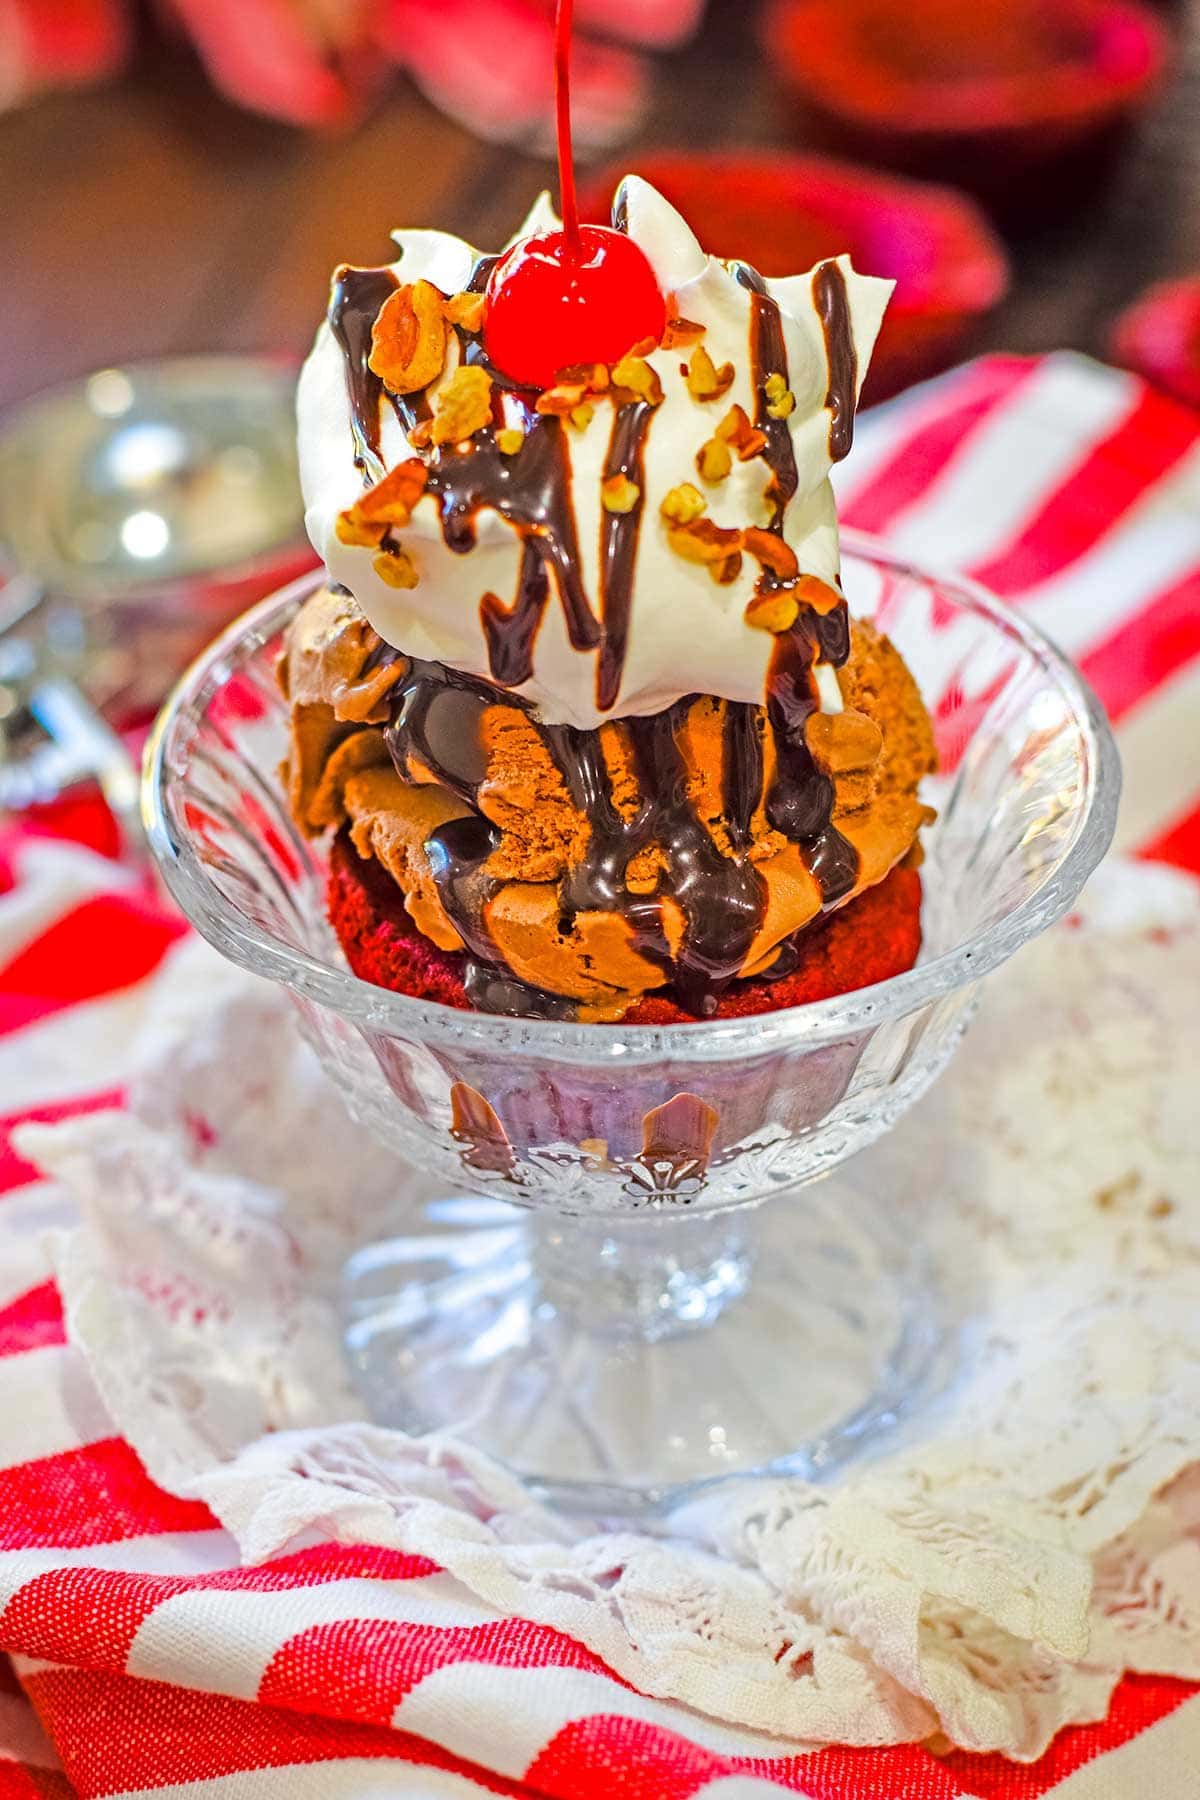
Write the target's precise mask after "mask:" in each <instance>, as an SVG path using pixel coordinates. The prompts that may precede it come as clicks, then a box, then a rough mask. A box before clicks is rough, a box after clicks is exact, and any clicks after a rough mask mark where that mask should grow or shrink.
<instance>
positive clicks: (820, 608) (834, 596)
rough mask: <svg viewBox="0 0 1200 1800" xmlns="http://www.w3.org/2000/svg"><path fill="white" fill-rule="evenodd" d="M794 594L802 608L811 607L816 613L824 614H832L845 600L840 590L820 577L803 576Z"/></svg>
mask: <svg viewBox="0 0 1200 1800" xmlns="http://www.w3.org/2000/svg"><path fill="white" fill-rule="evenodd" d="M793 592H794V593H795V596H796V598H797V600H799V601H800V603H801V605H802V606H811V607H812V609H813V611H814V612H815V613H822V614H824V613H831V612H832V611H833V609H834V607H835V606H840V605H841V603H842V600H843V598H844V596H843V595H842V593H841V592H840V590H839V589H837V588H835V587H832V586H831V585H830V584H829V582H827V581H822V580H821V577H820V576H819V575H801V577H800V579H799V581H798V582H797V583H796V585H795V588H794V589H793Z"/></svg>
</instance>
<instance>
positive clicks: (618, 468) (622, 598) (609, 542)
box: [596, 400, 654, 712]
mask: <svg viewBox="0 0 1200 1800" xmlns="http://www.w3.org/2000/svg"><path fill="white" fill-rule="evenodd" d="M653 415H654V408H653V407H652V406H651V405H650V404H649V402H648V401H645V400H634V401H632V402H630V403H628V404H627V405H625V406H618V407H617V408H616V411H615V412H614V414H613V429H612V437H611V439H610V440H609V446H608V455H607V456H606V457H605V459H604V479H605V480H607V479H608V478H609V476H611V475H625V476H627V477H628V478H629V480H630V481H632V482H634V483H636V485H637V489H638V498H637V500H636V502H635V503H634V505H633V507H632V508H631V510H630V511H629V512H627V513H611V512H606V513H605V514H604V518H603V522H602V524H601V526H600V616H601V618H602V620H603V622H604V641H603V643H602V644H601V646H600V659H599V662H598V663H597V666H596V711H597V712H608V711H609V709H610V708H611V707H612V706H614V705H615V704H616V700H617V695H618V694H619V693H620V691H621V677H622V675H623V674H624V672H625V652H626V649H627V648H628V644H629V615H630V612H631V610H632V607H633V570H634V564H635V563H636V561H637V546H638V535H639V532H640V530H641V523H642V507H643V496H644V494H645V489H646V477H645V472H644V469H643V466H642V465H643V462H644V458H645V449H646V433H647V432H648V430H649V429H650V420H651V418H652V417H653Z"/></svg>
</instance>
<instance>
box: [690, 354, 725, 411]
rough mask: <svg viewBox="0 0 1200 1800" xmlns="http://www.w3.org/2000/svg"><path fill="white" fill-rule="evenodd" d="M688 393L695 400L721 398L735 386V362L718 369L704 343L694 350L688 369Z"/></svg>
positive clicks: (723, 364)
mask: <svg viewBox="0 0 1200 1800" xmlns="http://www.w3.org/2000/svg"><path fill="white" fill-rule="evenodd" d="M687 386H688V393H689V394H690V395H691V396H692V399H693V400H719V399H720V398H721V395H722V394H725V393H728V391H729V389H730V388H731V387H732V386H733V364H732V363H728V362H727V363H722V364H721V366H720V368H719V369H718V368H717V366H716V364H715V363H714V362H713V359H712V357H711V356H710V355H709V354H708V351H707V350H706V349H705V348H704V345H703V344H697V345H696V348H695V349H694V350H693V351H692V354H691V359H690V361H689V362H688V370H687Z"/></svg>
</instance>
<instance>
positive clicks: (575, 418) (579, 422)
mask: <svg viewBox="0 0 1200 1800" xmlns="http://www.w3.org/2000/svg"><path fill="white" fill-rule="evenodd" d="M595 416H596V409H595V407H594V406H593V405H592V403H591V401H590V400H585V401H584V402H583V404H582V405H581V406H573V407H572V408H571V410H570V412H569V413H568V414H567V417H568V418H569V419H570V421H571V423H572V425H573V426H574V427H575V429H576V431H586V430H587V428H588V426H589V425H590V424H591V422H592V420H593V419H594V418H595Z"/></svg>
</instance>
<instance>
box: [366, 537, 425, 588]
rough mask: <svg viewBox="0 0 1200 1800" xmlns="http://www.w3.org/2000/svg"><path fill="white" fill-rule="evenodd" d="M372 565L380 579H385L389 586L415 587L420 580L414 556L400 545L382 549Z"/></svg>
mask: <svg viewBox="0 0 1200 1800" xmlns="http://www.w3.org/2000/svg"><path fill="white" fill-rule="evenodd" d="M371 567H372V568H373V569H374V571H375V573H376V574H377V575H378V577H379V579H380V581H385V582H386V583H387V585H388V587H394V588H415V587H416V585H417V582H418V580H419V577H418V575H417V570H416V565H415V563H414V562H413V559H412V557H411V556H410V555H409V554H408V551H407V550H402V549H401V548H400V547H399V545H397V546H396V547H395V548H394V549H387V550H383V551H381V552H380V554H379V555H378V556H377V557H376V558H375V560H374V562H373V563H372V565H371Z"/></svg>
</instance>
